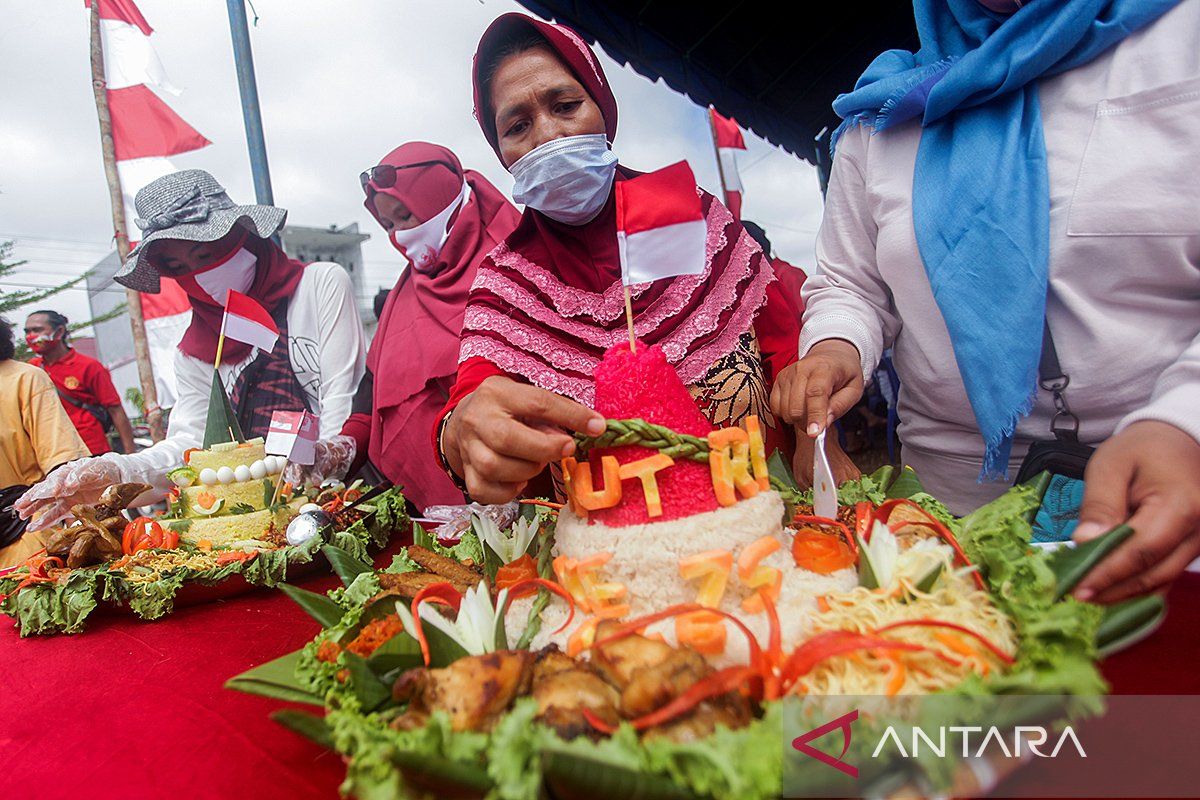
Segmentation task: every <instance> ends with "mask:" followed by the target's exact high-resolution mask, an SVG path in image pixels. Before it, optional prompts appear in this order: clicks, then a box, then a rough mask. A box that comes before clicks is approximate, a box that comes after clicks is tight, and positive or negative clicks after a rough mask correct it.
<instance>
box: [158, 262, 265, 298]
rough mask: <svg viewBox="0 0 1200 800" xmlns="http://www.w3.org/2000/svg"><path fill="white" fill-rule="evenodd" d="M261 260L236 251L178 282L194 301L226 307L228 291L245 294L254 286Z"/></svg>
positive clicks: (181, 277) (182, 277) (178, 279)
mask: <svg viewBox="0 0 1200 800" xmlns="http://www.w3.org/2000/svg"><path fill="white" fill-rule="evenodd" d="M257 263H258V257H257V256H255V255H254V253H251V252H250V251H249V250H247V249H246V248H245V247H236V248H234V249H233V250H231V251H230V252H229V254H228V255H227V256H225V257H224V258H222V259H221V260H220V261H218V262H217V263H215V264H210V265H209V266H207V267H202V268H201V269H198V270H196V271H195V272H190V273H188V274H187V275H181V276H179V277H178V278H176V279H175V281H176V282H177V283H178V284H179V285H180V287H182V288H183V291H185V292H187V293H188V295H189V296H191V297H192V298H193V299H195V300H199V301H200V302H201V303H208V304H210V305H215V306H221V307H222V308H223V307H224V306H225V301H226V300H227V299H228V297H229V290H230V289H232V290H233V291H235V292H241V293H242V294H246V293H247V292H248V291H249V289H250V285H251V284H252V283H254V268H255V265H256V264H257Z"/></svg>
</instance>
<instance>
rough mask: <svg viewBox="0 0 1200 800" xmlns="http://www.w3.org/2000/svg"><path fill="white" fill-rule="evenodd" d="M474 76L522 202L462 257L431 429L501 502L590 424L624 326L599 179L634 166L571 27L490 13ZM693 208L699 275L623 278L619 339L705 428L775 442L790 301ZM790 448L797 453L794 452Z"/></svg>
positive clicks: (491, 137) (722, 224)
mask: <svg viewBox="0 0 1200 800" xmlns="http://www.w3.org/2000/svg"><path fill="white" fill-rule="evenodd" d="M474 89H475V113H476V117H477V118H478V120H479V124H480V126H481V127H482V128H483V132H484V135H485V136H486V137H487V140H488V142H489V143H490V144H491V145H492V148H493V149H494V150H495V151H496V154H497V155H498V156H499V157H500V160H501V162H502V163H503V164H504V165H505V167H507V168H508V169H509V171H510V172H512V174H513V176H514V178H515V185H514V188H513V198H514V199H515V200H516V201H517V202H519V203H524V204H525V206H526V209H525V213H524V214H523V215H522V217H521V222H520V224H519V225H518V226H517V229H516V230H515V231H514V232H513V233H512V235H510V236H509V237H508V238H507V239H506V240H505V242H504V244H502V245H501V246H500V247H498V248H496V250H495V251H493V252H492V253H491V254H490V255H489V256H488V258H487V259H485V260H484V262H483V264H482V265H481V266H480V269H479V274H478V276H477V277H476V280H475V285H474V286H473V287H472V290H471V294H470V297H469V299H468V301H467V309H466V314H465V316H464V323H463V333H462V349H461V353H460V360H461V364H460V367H459V372H458V381H457V383H456V385H455V387H454V391H453V393H452V396H451V398H450V402H449V403H448V404H447V406H446V409H445V413H444V414H443V416H442V419H441V421H440V423H439V426H438V427H437V428H436V429H435V431H434V435H435V437H436V440H437V442H438V446H439V452H440V453H441V455H442V456H443V458H444V466H446V467H448V468H449V470H450V471H451V472H452V473H453V474H454V475H455V476H457V477H459V478H461V479H463V480H465V485H466V488H467V489H468V490H469V493H470V495H471V496H472V497H473V498H475V499H476V500H479V501H481V502H503V501H506V500H510V499H512V498H513V497H515V496H516V495H518V494H519V493H520V492H522V491H524V490H525V488H526V486H527V484H528V483H529V481H530V480H531V479H534V478H535V477H537V476H539V475H540V474H542V473H543V471H544V469H545V467H546V465H547V464H549V463H553V462H555V461H557V460H558V459H559V458H561V457H563V456H565V455H569V454H570V453H571V452H573V448H574V443H573V441H572V438H571V436H570V435H569V433H568V431H580V432H585V431H586V432H588V433H592V434H595V433H599V432H600V431H602V430H603V429H604V421H603V419H601V418H600V416H599V415H598V414H596V413H595V412H593V411H591V410H590V409H589V408H588V407H587V406H588V405H589V404H590V403H591V402H592V400H593V396H594V384H593V383H592V374H593V370H594V369H595V367H596V365H597V364H598V363H599V362H600V358H601V356H602V355H603V353H604V351H605V350H606V349H607V348H608V347H610V346H612V345H614V344H617V343H619V342H620V341H621V340H622V338H623V337H625V336H626V330H625V321H624V319H623V312H624V303H623V300H624V296H623V291H622V284H621V280H620V276H621V268H620V258H619V254H618V250H617V232H616V210H615V201H614V191H613V184H614V182H615V181H620V180H625V179H628V178H631V177H634V176H636V175H637V174H638V173H636V172H633V171H632V170H629V169H626V168H624V167H622V166H619V165H618V164H617V157H616V155H615V154H614V153H613V152H612V150H611V144H612V140H613V139H614V138H615V136H616V132H617V103H616V98H615V97H614V96H613V94H612V90H611V88H610V86H609V84H608V81H607V79H606V78H605V75H604V71H603V69H602V68H601V66H600V63H599V62H598V61H597V59H596V56H595V54H594V53H593V52H592V50H591V48H589V47H588V46H587V44H585V43H584V42H583V40H581V39H580V38H579V37H578V36H577V35H576V34H575V33H574V32H573V31H571V30H569V29H567V28H564V27H561V26H558V25H553V24H550V23H546V22H541V21H539V20H535V19H532V18H530V17H526V16H524V15H522V14H505V15H503V16H501V17H499V18H498V19H497V20H496V21H495V22H493V23H492V25H491V26H490V27H489V28H488V30H487V31H486V32H485V33H484V35H483V38H482V40H481V41H480V43H479V49H478V50H477V52H476V54H475V65H474ZM702 207H703V211H704V214H705V216H706V222H707V228H708V247H707V252H708V263H707V264H706V266H705V270H704V272H703V273H702V274H700V275H685V276H681V277H676V278H672V279H669V280H661V281H655V282H654V283H650V284H642V285H639V286H634V287H632V296H633V316H634V327H635V331H636V334H637V336H638V338H639V339H640V340H642V341H644V342H646V343H647V344H658V345H661V346H662V348H663V350H664V352H665V353H666V355H667V358H668V360H669V361H670V362H671V364H672V366H674V368H675V369H676V371H677V372H678V373H679V376H680V378H682V379H683V381H684V383H685V384H686V385H688V386H689V387H690V389H691V391H692V394H693V396H694V397H695V398H696V400H697V402H698V403H699V405H700V406H701V408H702V409H703V410H704V411H705V413H706V414H707V415H708V416H709V418H710V419H711V420H712V421H713V423H714V424H717V425H730V424H735V423H737V422H738V421H739V420H741V419H742V418H744V417H745V416H747V415H750V414H757V415H758V416H759V418H760V419H761V420H763V422H764V423H765V424H766V426H767V430H768V439H769V441H768V447H771V446H772V445H774V446H781V447H784V448H785V449H790V448H791V447H792V446H793V445H792V444H791V439H792V436H791V433H792V432H791V431H790V430H785V429H784V428H783V426H782V425H781V424H780V423H778V422H777V421H776V420H775V418H774V417H773V415H772V414H771V411H770V408H769V406H768V403H767V399H768V396H769V393H770V387H771V383H772V381H773V379H774V376H775V375H777V374H778V373H779V371H780V370H782V369H783V368H784V367H785V366H787V365H789V364H791V363H793V362H794V361H795V360H796V348H797V339H798V336H799V330H798V323H797V319H798V313H797V309H796V308H795V305H794V304H793V303H791V302H790V301H789V299H788V298H787V297H786V296H785V295H784V294H783V293H782V292H781V291H780V290H779V288H778V284H777V282H774V275H773V273H772V270H771V266H770V264H769V262H768V261H766V259H764V257H763V254H762V250H761V248H759V246H758V245H757V244H756V243H755V242H754V240H753V239H751V238H750V236H749V235H748V234H747V233H746V231H745V230H744V229H743V228H742V226H741V225H740V224H739V223H738V221H737V220H736V219H734V218H733V216H732V215H730V213H729V211H728V210H726V209H725V207H724V206H723V205H721V203H720V202H719V201H717V200H716V199H715V198H714V197H713V196H712V195H710V194H708V193H707V192H702ZM800 438H801V440H802V441H804V442H805V443H806V444H809V445H810V446H811V440H808V437H800ZM831 455H832V456H833V463H834V465H835V468H836V471H837V472H838V474H839V477H848V476H850V475H853V474H856V472H857V470H855V468H854V466H853V464H852V463H850V461H849V459H847V458H846V456H845V455H844V454H843V453H841V451H840V450H838V449H837V448H836V444H834V445H833V447H831ZM802 461H807V462H808V463H809V464H811V450H809V451H808V452H807V453H804V454H801V455H800V456H798V457H797V463H799V462H802Z"/></svg>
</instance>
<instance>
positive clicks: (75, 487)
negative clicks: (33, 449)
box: [13, 456, 121, 531]
mask: <svg viewBox="0 0 1200 800" xmlns="http://www.w3.org/2000/svg"><path fill="white" fill-rule="evenodd" d="M117 457H118V458H119V456H117ZM120 482H121V469H120V467H118V466H117V465H116V464H115V463H113V462H112V461H110V460H109V459H108V458H105V457H104V456H100V457H98V458H81V459H79V460H78V461H71V462H69V463H67V464H63V465H62V466H61V467H59V468H58V469H56V470H54V471H53V472H51V473H50V474H49V475H47V476H46V478H45V480H43V481H42V482H41V483H38V484H35V485H34V486H32V487H30V489H29V491H27V492H26V493H25V494H23V495H21V496H20V497H18V498H17V502H15V503H13V508H15V509H16V511H17V513H18V514H20V515H21V519H27V520H30V522H29V527H28V528H27V530H30V531H40V530H42V529H43V528H49V527H50V526H51V525H54V524H55V523H58V522H61V521H62V520H64V519H66V518H67V517H68V516H70V513H71V506H73V505H76V504H78V503H95V502H96V501H97V500H98V499H99V498H100V493H101V492H103V491H104V490H105V489H107V488H108V487H109V486H111V485H112V484H114V483H120Z"/></svg>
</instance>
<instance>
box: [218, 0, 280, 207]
mask: <svg viewBox="0 0 1200 800" xmlns="http://www.w3.org/2000/svg"><path fill="white" fill-rule="evenodd" d="M226 5H227V6H228V8H229V33H230V35H231V36H232V37H233V63H234V66H235V67H236V68H237V77H238V92H239V93H240V94H241V97H242V119H243V120H244V121H245V123H246V144H247V145H249V148H250V172H251V174H252V175H253V176H254V197H255V202H257V203H258V204H259V205H263V206H273V205H275V195H274V193H273V192H272V191H271V170H270V169H269V168H268V166H267V142H266V139H264V138H263V126H262V112H261V111H260V110H259V107H258V84H257V83H256V82H255V80H254V54H253V53H252V52H251V51H250V29H249V27H248V25H247V22H246V7H245V5H244V0H226Z"/></svg>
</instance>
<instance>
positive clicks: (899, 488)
mask: <svg viewBox="0 0 1200 800" xmlns="http://www.w3.org/2000/svg"><path fill="white" fill-rule="evenodd" d="M923 491H925V487H924V486H922V485H921V481H920V479H919V478H918V477H917V473H916V472H914V471H913V468H912V467H904V468H903V469H902V470H900V474H899V475H896V476H895V478H894V479H893V480H892V482H891V484H889V485H888V487H887V490H886V491H885V492H884V495H885V496H886V497H887V499H889V500H899V499H903V498H907V497H912V496H913V495H914V494H920V493H921V492H923Z"/></svg>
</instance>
